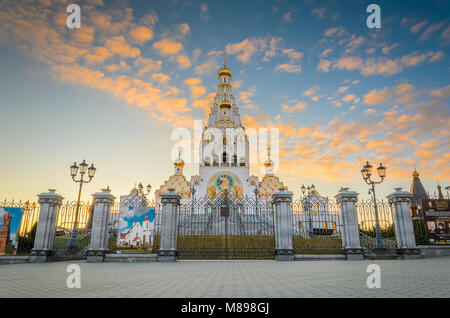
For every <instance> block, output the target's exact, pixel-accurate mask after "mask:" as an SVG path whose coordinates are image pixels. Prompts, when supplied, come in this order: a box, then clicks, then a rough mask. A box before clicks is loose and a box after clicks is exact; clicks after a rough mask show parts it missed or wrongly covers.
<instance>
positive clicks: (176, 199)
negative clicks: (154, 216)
mask: <svg viewBox="0 0 450 318" xmlns="http://www.w3.org/2000/svg"><path fill="white" fill-rule="evenodd" d="M161 203H162V210H161V217H162V220H161V242H160V248H159V253H158V261H160V262H175V261H176V257H177V236H178V210H179V208H180V195H179V194H178V193H176V192H175V190H174V189H169V192H166V193H163V194H161Z"/></svg>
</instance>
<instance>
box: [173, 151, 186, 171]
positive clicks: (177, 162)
mask: <svg viewBox="0 0 450 318" xmlns="http://www.w3.org/2000/svg"><path fill="white" fill-rule="evenodd" d="M173 164H174V166H175V167H183V166H184V161H183V159H181V148H180V150H179V151H178V158H177V160H175V161H174V162H173Z"/></svg>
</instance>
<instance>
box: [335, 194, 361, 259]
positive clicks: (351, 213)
mask: <svg viewBox="0 0 450 318" xmlns="http://www.w3.org/2000/svg"><path fill="white" fill-rule="evenodd" d="M335 198H336V202H337V203H338V204H339V205H340V206H341V215H340V218H341V224H342V248H343V252H344V254H346V256H347V260H362V259H364V256H363V250H362V247H361V243H360V240H359V226H358V214H357V211H356V202H358V193H356V192H354V191H349V189H348V188H342V189H341V191H339V193H338V195H336V196H335Z"/></svg>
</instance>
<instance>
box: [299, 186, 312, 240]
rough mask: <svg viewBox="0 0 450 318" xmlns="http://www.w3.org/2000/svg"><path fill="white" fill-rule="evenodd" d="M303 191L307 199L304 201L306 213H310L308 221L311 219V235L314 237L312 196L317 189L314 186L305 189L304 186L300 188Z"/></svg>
mask: <svg viewBox="0 0 450 318" xmlns="http://www.w3.org/2000/svg"><path fill="white" fill-rule="evenodd" d="M300 189H301V190H302V193H303V195H304V196H305V199H304V200H303V202H304V206H305V207H306V211H308V219H309V235H313V233H314V230H313V224H312V216H311V195H313V194H315V193H316V187H315V186H314V184H312V185H311V186H308V188H306V187H305V185H304V184H303V185H302V187H301V188H300Z"/></svg>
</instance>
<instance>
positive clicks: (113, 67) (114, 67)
mask: <svg viewBox="0 0 450 318" xmlns="http://www.w3.org/2000/svg"><path fill="white" fill-rule="evenodd" d="M105 68H106V70H107V71H108V72H111V73H113V72H119V71H124V72H126V71H130V70H131V66H129V65H128V64H127V63H126V62H125V61H120V62H119V64H110V65H108V66H106V67H105Z"/></svg>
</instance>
